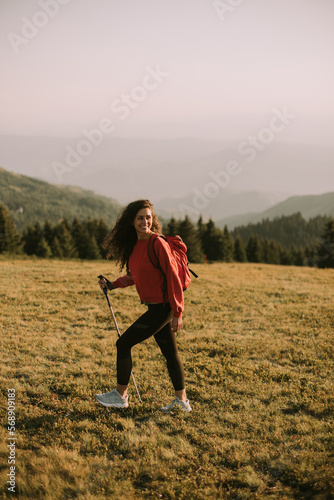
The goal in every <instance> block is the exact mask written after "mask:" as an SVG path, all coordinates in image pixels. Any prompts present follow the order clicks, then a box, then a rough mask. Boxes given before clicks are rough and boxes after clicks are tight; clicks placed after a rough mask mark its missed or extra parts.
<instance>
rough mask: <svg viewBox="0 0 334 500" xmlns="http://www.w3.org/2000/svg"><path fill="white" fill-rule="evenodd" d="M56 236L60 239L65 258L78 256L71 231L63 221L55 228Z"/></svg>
mask: <svg viewBox="0 0 334 500" xmlns="http://www.w3.org/2000/svg"><path fill="white" fill-rule="evenodd" d="M55 236H56V237H57V238H58V240H59V244H60V248H61V250H62V254H63V257H64V258H65V259H71V258H76V257H78V252H77V249H76V247H75V243H74V241H73V238H72V236H71V233H70V231H69V230H68V229H67V224H66V223H64V222H61V223H60V224H59V225H58V226H57V227H56V230H55Z"/></svg>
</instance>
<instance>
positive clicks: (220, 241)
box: [202, 219, 224, 261]
mask: <svg viewBox="0 0 334 500" xmlns="http://www.w3.org/2000/svg"><path fill="white" fill-rule="evenodd" d="M223 236H224V235H223V231H222V230H221V229H219V228H217V227H216V226H215V223H214V222H213V220H212V219H210V220H209V221H208V223H207V224H206V228H205V231H204V233H203V237H202V248H203V252H204V254H205V255H206V256H207V258H208V260H212V261H222V260H223V257H224V253H223V245H224V238H223Z"/></svg>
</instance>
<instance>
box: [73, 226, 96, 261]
mask: <svg viewBox="0 0 334 500" xmlns="http://www.w3.org/2000/svg"><path fill="white" fill-rule="evenodd" d="M78 254H79V258H80V259H90V260H94V259H100V258H101V254H100V249H99V247H98V244H97V243H96V239H95V236H92V235H91V234H90V233H89V232H88V229H87V228H85V229H83V230H82V232H81V235H80V238H79V244H78Z"/></svg>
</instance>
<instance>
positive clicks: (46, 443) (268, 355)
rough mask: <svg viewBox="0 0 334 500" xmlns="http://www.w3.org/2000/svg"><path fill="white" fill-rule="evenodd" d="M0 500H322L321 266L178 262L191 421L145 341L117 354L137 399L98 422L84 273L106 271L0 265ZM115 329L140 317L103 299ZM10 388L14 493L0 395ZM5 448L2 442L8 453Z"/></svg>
mask: <svg viewBox="0 0 334 500" xmlns="http://www.w3.org/2000/svg"><path fill="white" fill-rule="evenodd" d="M0 266H1V278H0V281H1V288H0V289H1V292H0V293H1V330H2V331H1V352H2V364H1V392H2V398H1V406H2V409H1V412H2V413H1V414H2V426H1V449H0V452H1V471H0V472H1V498H6V497H7V496H11V497H15V498H21V499H33V500H35V499H40V498H46V499H57V500H58V499H64V500H65V499H74V498H75V499H87V500H88V499H104V498H114V499H122V500H126V499H145V498H154V499H155V498H156V499H158V498H162V499H206V498H212V499H218V498H222V499H225V498H226V499H246V498H247V499H248V498H250V499H262V498H263V499H267V498H269V499H299V498H300V499H318V500H323V499H329V498H333V495H334V481H333V464H334V460H333V449H334V442H333V413H334V412H333V409H334V408H333V357H334V356H333V330H334V329H333V326H334V325H333V318H334V311H333V309H334V307H333V305H334V287H333V282H334V270H318V269H313V268H296V267H280V266H269V265H251V264H213V265H204V264H203V265H196V266H195V265H194V270H196V271H197V272H198V274H199V275H200V278H199V279H198V280H194V281H193V283H192V285H191V287H190V289H189V290H188V291H187V292H186V294H185V302H186V310H185V314H184V329H183V330H182V331H181V332H180V333H179V335H178V340H179V348H180V352H181V355H182V359H183V362H184V366H185V371H186V381H187V393H188V397H189V399H190V400H191V405H192V407H193V412H192V413H190V414H186V415H185V414H182V413H179V412H175V413H174V414H173V415H164V414H161V412H160V411H159V408H160V407H161V406H162V405H164V404H166V403H169V402H170V401H171V398H172V396H173V391H172V388H171V384H170V381H169V379H168V375H167V370H166V367H165V364H164V360H163V358H162V356H161V354H160V352H159V349H158V347H157V346H156V344H155V342H154V340H153V339H149V340H148V341H147V342H145V343H144V344H141V345H139V346H136V347H135V348H134V350H133V358H134V373H135V376H136V380H137V384H138V387H139V390H140V393H141V396H142V399H143V403H142V404H140V403H139V401H138V399H137V397H136V393H135V390H134V387H133V385H132V382H130V391H129V392H130V406H129V409H128V410H124V411H115V410H112V411H108V410H107V409H105V408H103V407H102V406H100V405H99V404H98V403H96V402H95V394H96V393H98V392H103V391H106V390H109V389H110V388H113V387H114V385H115V355H116V350H115V341H116V338H117V334H116V331H115V328H114V327H113V325H112V323H111V318H110V311H109V309H108V306H107V303H106V300H105V297H104V296H103V294H102V292H101V291H100V288H99V287H98V285H97V279H96V276H97V275H98V274H100V273H103V274H105V275H107V276H109V277H117V276H118V275H119V273H118V271H117V269H116V268H115V267H114V265H113V264H112V263H109V262H79V261H73V262H70V261H68V262H66V261H53V260H50V261H49V260H44V261H43V260H33V259H31V260H29V259H27V260H9V259H7V260H5V259H3V260H1V261H0ZM111 300H112V304H113V306H114V310H115V313H116V317H117V320H118V322H119V326H120V329H121V331H124V329H125V328H126V327H127V326H128V325H130V324H131V322H132V321H133V320H134V319H135V318H137V317H138V316H139V315H140V314H141V313H142V312H143V311H144V310H145V307H144V306H142V305H141V304H140V303H139V300H138V297H137V294H136V292H135V290H134V289H126V290H117V291H114V292H113V293H112V294H111ZM9 388H10V389H15V417H16V430H15V433H14V434H15V437H16V438H17V440H16V441H15V467H16V469H15V484H16V486H15V488H16V489H15V493H11V492H8V490H7V487H8V484H6V481H7V480H8V476H7V474H9V472H10V469H9V468H10V465H9V464H8V457H9V456H10V448H9V447H8V446H7V444H8V442H9V440H8V438H9V431H8V424H7V420H6V415H7V395H8V392H7V391H8V389H9ZM11 442H12V441H11Z"/></svg>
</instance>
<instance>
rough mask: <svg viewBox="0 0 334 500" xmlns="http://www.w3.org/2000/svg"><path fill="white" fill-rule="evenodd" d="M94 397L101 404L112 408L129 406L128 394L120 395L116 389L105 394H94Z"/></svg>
mask: <svg viewBox="0 0 334 500" xmlns="http://www.w3.org/2000/svg"><path fill="white" fill-rule="evenodd" d="M96 399H97V400H98V402H99V403H101V405H103V406H112V407H113V408H127V407H128V406H129V403H128V400H129V396H124V397H123V396H121V395H120V393H119V392H118V391H117V390H116V389H114V390H113V391H110V392H106V393H105V394H96Z"/></svg>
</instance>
